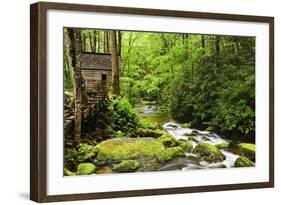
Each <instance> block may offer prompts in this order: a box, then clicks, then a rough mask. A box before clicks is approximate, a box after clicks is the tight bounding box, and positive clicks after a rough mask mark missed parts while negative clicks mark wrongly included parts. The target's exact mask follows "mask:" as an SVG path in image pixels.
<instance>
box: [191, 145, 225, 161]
mask: <svg viewBox="0 0 281 205" xmlns="http://www.w3.org/2000/svg"><path fill="white" fill-rule="evenodd" d="M192 152H193V153H194V154H198V155H199V156H200V157H201V161H207V162H221V161H223V160H225V156H224V154H223V153H222V152H221V151H220V150H219V149H218V148H216V147H215V146H214V145H211V144H208V143H199V144H198V145H196V147H195V148H194V149H193V151H192Z"/></svg>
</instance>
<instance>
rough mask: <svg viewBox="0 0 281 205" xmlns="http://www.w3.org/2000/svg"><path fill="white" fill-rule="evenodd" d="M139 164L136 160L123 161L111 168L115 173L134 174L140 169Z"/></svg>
mask: <svg viewBox="0 0 281 205" xmlns="http://www.w3.org/2000/svg"><path fill="white" fill-rule="evenodd" d="M140 166H141V164H140V163H139V162H138V161H137V160H124V161H122V162H120V163H119V164H116V165H115V166H114V167H113V171H117V172H134V171H136V170H137V169H138V168H140Z"/></svg>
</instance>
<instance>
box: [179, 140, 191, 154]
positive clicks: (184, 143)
mask: <svg viewBox="0 0 281 205" xmlns="http://www.w3.org/2000/svg"><path fill="white" fill-rule="evenodd" d="M176 143H177V145H178V146H179V147H181V148H182V149H183V150H184V151H185V152H191V151H192V149H193V145H192V144H191V143H190V142H187V141H185V140H177V141H176Z"/></svg>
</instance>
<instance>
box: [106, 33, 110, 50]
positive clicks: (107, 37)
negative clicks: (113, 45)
mask: <svg viewBox="0 0 281 205" xmlns="http://www.w3.org/2000/svg"><path fill="white" fill-rule="evenodd" d="M109 39H110V37H109V31H107V32H106V51H107V53H110V51H109V41H110V40H109Z"/></svg>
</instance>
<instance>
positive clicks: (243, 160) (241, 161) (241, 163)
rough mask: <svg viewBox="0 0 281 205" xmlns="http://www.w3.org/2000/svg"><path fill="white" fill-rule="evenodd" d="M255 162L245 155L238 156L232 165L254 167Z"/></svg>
mask: <svg viewBox="0 0 281 205" xmlns="http://www.w3.org/2000/svg"><path fill="white" fill-rule="evenodd" d="M254 166H255V163H254V162H252V161H251V160H249V159H248V158H247V157H243V156H241V157H238V158H237V159H236V161H235V163H234V167H254Z"/></svg>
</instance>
